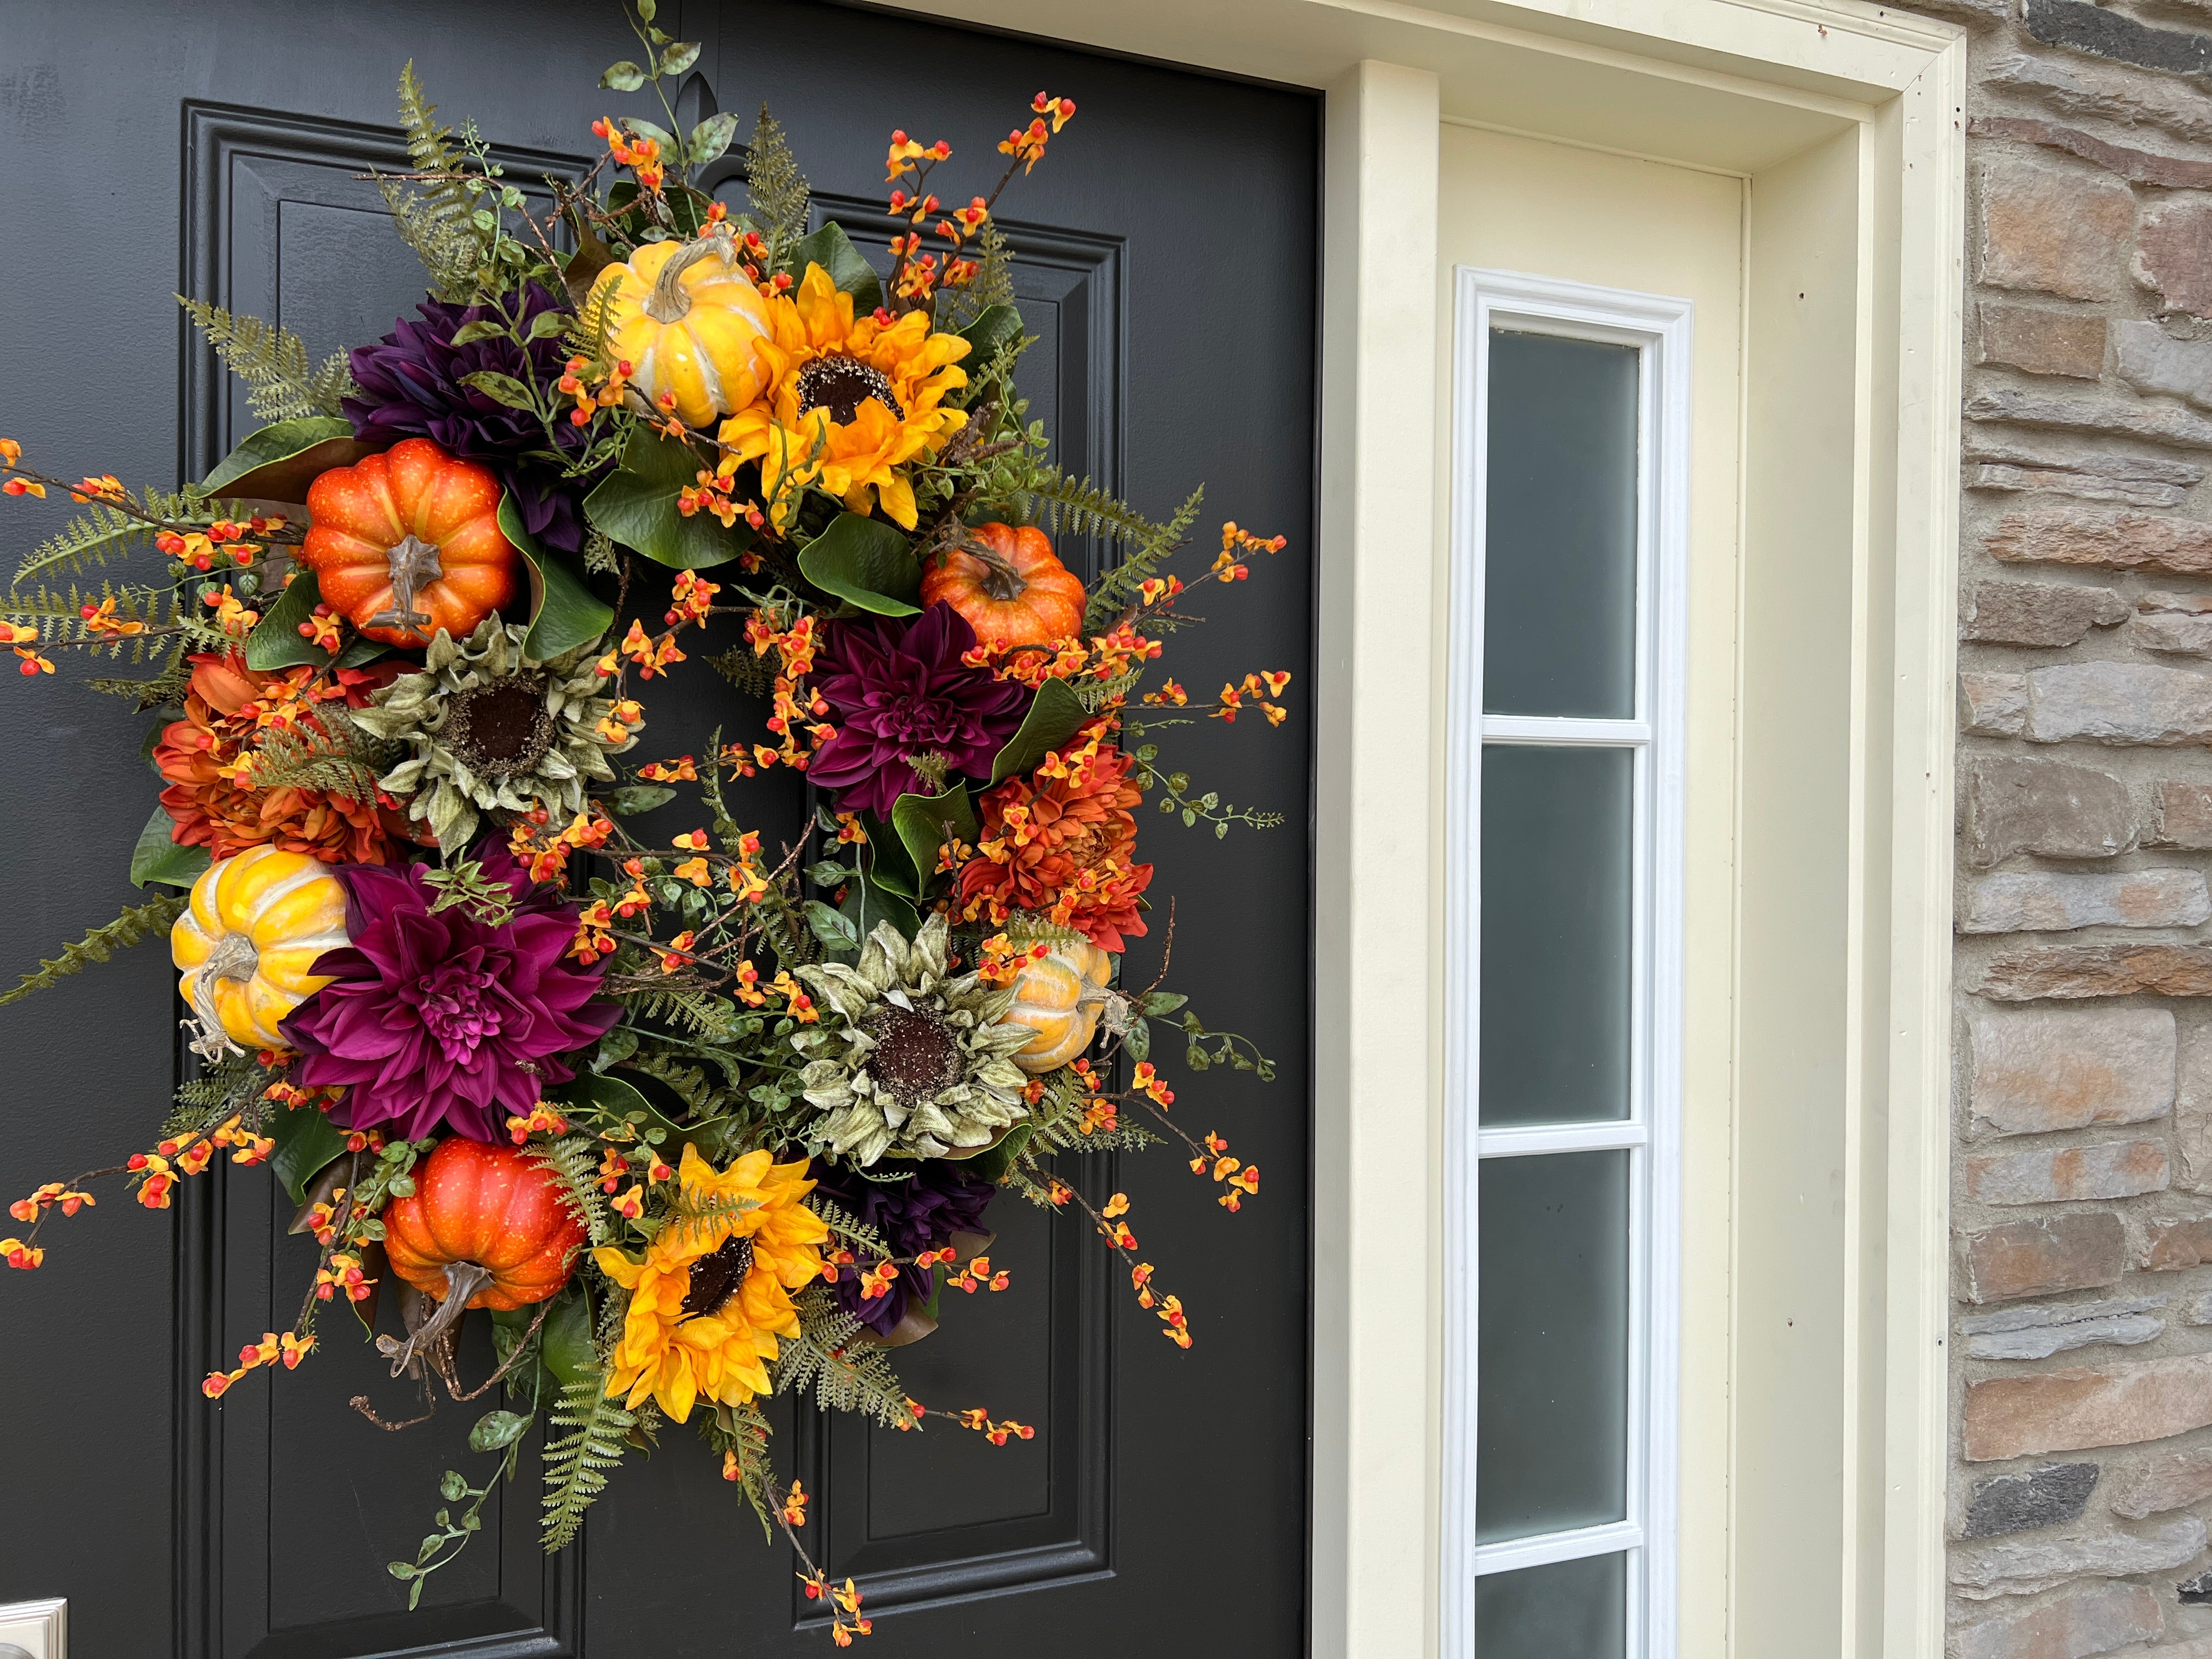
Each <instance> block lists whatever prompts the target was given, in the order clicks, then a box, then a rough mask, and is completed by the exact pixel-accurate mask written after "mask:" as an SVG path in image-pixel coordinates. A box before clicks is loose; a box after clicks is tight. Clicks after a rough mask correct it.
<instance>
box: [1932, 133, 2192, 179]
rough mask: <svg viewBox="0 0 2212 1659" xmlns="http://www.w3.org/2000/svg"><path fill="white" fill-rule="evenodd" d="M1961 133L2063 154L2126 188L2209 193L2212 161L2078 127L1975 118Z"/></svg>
mask: <svg viewBox="0 0 2212 1659" xmlns="http://www.w3.org/2000/svg"><path fill="white" fill-rule="evenodd" d="M1966 131H1968V132H1969V133H1970V134H1971V135H1972V136H1973V137H1977V138H2002V139H2009V140H2010V141H2012V142H2013V143H2016V144H2040V145H2041V146H2043V148H2044V149H2057V150H2063V151H2064V152H2065V153H2066V154H2067V155H2078V156H2080V157H2081V159H2082V160H2083V161H2092V162H2094V163H2095V164H2096V165H2097V166H2099V167H2102V168H2104V169H2105V171H2106V172H2107V173H2118V175H2119V176H2120V177H2121V178H2123V179H2126V180H2127V181H2128V182H2129V183H2130V184H2131V185H2157V186H2158V187H2159V188H2160V189H2162V190H2207V189H2212V161H2192V160H2191V159H2190V158H2189V157H2188V156H2186V155H2167V154H2166V153H2165V152H2164V151H2161V150H2154V149H2136V148H2135V147H2134V146H2133V145H2130V144H2115V143H2110V142H2108V141H2106V139H2102V138H2096V137H2091V136H2090V135H2089V134H2087V133H2086V132H2084V131H2081V129H2080V128H2079V127H2069V126H2062V125H2059V124H2058V123H2057V122H2056V121H2045V120H2041V119H2038V118H2032V117H2025V116H2018V115H1978V116H1976V117H1975V118H1973V120H1972V122H1971V123H1970V124H1968V125H1967V128H1966Z"/></svg>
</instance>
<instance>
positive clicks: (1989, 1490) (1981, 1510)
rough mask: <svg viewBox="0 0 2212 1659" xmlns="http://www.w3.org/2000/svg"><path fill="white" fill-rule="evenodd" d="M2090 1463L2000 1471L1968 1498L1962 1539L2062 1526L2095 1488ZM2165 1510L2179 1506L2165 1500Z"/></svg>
mask: <svg viewBox="0 0 2212 1659" xmlns="http://www.w3.org/2000/svg"><path fill="white" fill-rule="evenodd" d="M2099 1474H2100V1470H2099V1469H2098V1467H2097V1466H2096V1465H2095V1464H2094V1463H2046V1464H2045V1465H2044V1466H2043V1467H2042V1468H2039V1469H2030V1470H2029V1471H2028V1472H2027V1474H2000V1475H1998V1476H1996V1478H1995V1479H1994V1480H1985V1481H1984V1482H1983V1483H1982V1484H1981V1485H1980V1486H1977V1487H1975V1488H1974V1495H1973V1496H1972V1498H1969V1499H1967V1500H1966V1525H1965V1526H1964V1528H1961V1529H1960V1534H1959V1535H1960V1537H1961V1538H1996V1537H1999V1536H2001V1535H2002V1534H2005V1533H2008V1532H2033V1531H2034V1530H2035V1528H2038V1527H2057V1526H2063V1524H2064V1523H2065V1522H2069V1521H2071V1520H2073V1519H2074V1518H2075V1516H2078V1515H2080V1514H2081V1511H2082V1510H2083V1508H2084V1507H2086V1506H2087V1504H2088V1502H2089V1494H2090V1493H2091V1492H2094V1491H2095V1490H2096V1488H2097V1477H2098V1475H2099ZM2166 1507H2167V1508H2168V1509H2179V1508H2180V1507H2181V1506H2180V1505H2179V1504H2167V1505H2166Z"/></svg>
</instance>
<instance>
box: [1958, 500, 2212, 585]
mask: <svg viewBox="0 0 2212 1659" xmlns="http://www.w3.org/2000/svg"><path fill="white" fill-rule="evenodd" d="M1982 545H1983V547H1984V549H1985V550H1987V551H1988V553H1989V555H1990V557H1991V558H1993V559H1996V560H1999V561H2000V562H2004V563H2007V564H2085V565H2098V566H2101V567H2103V568H2106V569H2110V570H2164V571H2171V572H2172V573H2173V574H2176V575H2184V576H2197V575H2203V574H2205V573H2206V572H2208V571H2212V525H2203V524H2197V523H2195V522H2193V521H2191V520H2187V519H2154V518H2152V517H2150V516H2149V515H2148V513H2100V512H2096V511H2094V510H2093V509H2091V508H2088V507H2057V506H2036V507H2027V508H2026V509H2024V510H2023V511H2021V512H2019V513H2007V514H2006V515H2005V516H2004V517H2003V518H2002V519H2001V520H1998V521H1997V523H1996V527H1995V528H1994V529H1992V530H1991V531H1990V534H1989V536H1988V537H1987V538H1985V539H1984V542H1983V544H1982Z"/></svg>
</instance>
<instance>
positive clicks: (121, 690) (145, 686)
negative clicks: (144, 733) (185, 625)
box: [85, 640, 192, 714]
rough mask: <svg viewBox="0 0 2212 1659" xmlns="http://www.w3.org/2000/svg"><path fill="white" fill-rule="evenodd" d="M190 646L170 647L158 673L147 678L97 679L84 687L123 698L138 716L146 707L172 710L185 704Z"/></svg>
mask: <svg viewBox="0 0 2212 1659" xmlns="http://www.w3.org/2000/svg"><path fill="white" fill-rule="evenodd" d="M191 680H192V665H191V647H190V646H188V645H186V644H185V641H182V640H179V641H177V643H176V644H174V645H173V646H171V647H169V655H168V658H167V660H166V661H165V662H163V663H162V665H161V672H160V673H158V674H155V675H154V676H153V677H152V678H148V679H135V678H131V677H130V676H128V675H125V676H117V677H110V676H100V677H97V678H93V679H88V680H87V681H86V682H85V684H87V685H88V686H90V687H91V688H92V689H93V690H95V691H98V692H100V693H102V694H103V695H105V696H111V697H121V698H123V699H125V701H126V702H129V703H130V704H131V706H132V707H133V708H137V710H138V711H139V712H140V713H141V714H143V713H144V712H145V711H146V710H147V709H149V708H167V707H173V706H174V705H176V704H179V703H181V702H184V700H185V688H186V687H188V686H189V685H191Z"/></svg>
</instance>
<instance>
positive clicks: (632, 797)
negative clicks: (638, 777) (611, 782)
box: [606, 783, 676, 818]
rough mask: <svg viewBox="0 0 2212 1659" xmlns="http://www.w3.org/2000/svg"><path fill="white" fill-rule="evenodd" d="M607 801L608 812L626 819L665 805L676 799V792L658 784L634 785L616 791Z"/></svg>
mask: <svg viewBox="0 0 2212 1659" xmlns="http://www.w3.org/2000/svg"><path fill="white" fill-rule="evenodd" d="M606 799H607V810H608V811H611V812H612V813H613V814H614V815H615V816H616V817H618V818H626V817H633V816H635V814H637V813H639V812H650V811H653V808H654V807H656V806H663V805H666V804H667V803H668V802H670V801H672V800H674V799H676V792H675V791H674V790H673V789H670V788H667V787H664V786H662V785H660V784H657V783H634V784H631V785H630V786H629V787H627V788H623V789H617V790H616V791H615V792H614V793H612V794H611V795H609V796H608V797H607V798H606Z"/></svg>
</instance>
